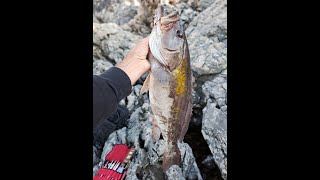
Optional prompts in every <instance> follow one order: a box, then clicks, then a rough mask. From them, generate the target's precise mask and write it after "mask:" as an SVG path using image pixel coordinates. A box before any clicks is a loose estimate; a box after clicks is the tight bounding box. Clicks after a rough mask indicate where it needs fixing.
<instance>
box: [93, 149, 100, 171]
mask: <svg viewBox="0 0 320 180" xmlns="http://www.w3.org/2000/svg"><path fill="white" fill-rule="evenodd" d="M97 154H98V152H97V148H96V147H95V146H93V166H95V165H96V164H98V163H99V157H98V155H97Z"/></svg>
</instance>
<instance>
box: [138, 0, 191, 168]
mask: <svg viewBox="0 0 320 180" xmlns="http://www.w3.org/2000/svg"><path fill="white" fill-rule="evenodd" d="M180 14H181V13H180V11H178V10H177V9H175V8H174V7H172V6H170V5H164V4H159V5H158V7H157V9H156V11H155V16H154V22H153V29H152V32H151V34H150V38H149V47H150V52H149V54H148V59H149V61H150V64H151V69H150V73H149V75H148V76H147V78H146V80H145V81H144V84H143V86H142V88H141V91H140V94H143V93H145V92H149V99H150V106H151V110H152V117H151V121H152V139H153V141H154V142H156V141H157V140H159V138H160V137H161V135H162V137H163V140H164V142H165V150H164V155H163V161H162V169H163V172H166V171H167V170H168V169H169V168H170V167H171V166H172V165H178V166H180V167H181V154H180V150H179V148H178V141H179V142H182V141H183V139H184V136H185V134H186V132H187V130H188V126H189V122H190V119H191V114H192V95H191V93H192V84H191V83H192V81H191V78H192V75H191V68H190V55H189V49H188V43H187V39H186V36H185V33H184V29H183V26H182V21H181V20H180Z"/></svg>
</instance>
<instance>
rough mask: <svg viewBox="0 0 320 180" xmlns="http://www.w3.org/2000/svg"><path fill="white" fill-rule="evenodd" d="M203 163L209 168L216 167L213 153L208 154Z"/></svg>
mask: <svg viewBox="0 0 320 180" xmlns="http://www.w3.org/2000/svg"><path fill="white" fill-rule="evenodd" d="M201 163H202V164H203V165H204V166H205V167H206V168H208V169H214V167H215V164H214V158H213V155H212V154H210V155H209V156H207V157H206V158H205V159H204V160H203V161H202V162H201Z"/></svg>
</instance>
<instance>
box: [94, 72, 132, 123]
mask: <svg viewBox="0 0 320 180" xmlns="http://www.w3.org/2000/svg"><path fill="white" fill-rule="evenodd" d="M131 89H132V86H131V81H130V79H129V77H128V75H127V74H126V73H125V72H124V71H122V70H121V69H119V68H117V67H111V68H110V69H108V70H107V71H105V72H104V73H102V74H100V75H94V76H93V128H95V127H96V125H97V124H98V122H99V121H100V120H102V119H104V118H106V117H108V116H110V115H111V114H112V113H113V112H114V111H115V110H116V108H117V106H118V104H119V102H120V101H121V100H122V99H123V98H125V97H126V96H128V95H129V94H130V93H131Z"/></svg>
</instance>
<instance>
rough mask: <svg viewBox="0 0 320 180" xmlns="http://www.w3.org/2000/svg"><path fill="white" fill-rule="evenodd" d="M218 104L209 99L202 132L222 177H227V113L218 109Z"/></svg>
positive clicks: (204, 113)
mask: <svg viewBox="0 0 320 180" xmlns="http://www.w3.org/2000/svg"><path fill="white" fill-rule="evenodd" d="M216 105H217V104H216V102H212V100H211V99H208V102H207V106H206V107H205V108H204V109H203V119H202V129H201V133H202V135H203V137H204V139H205V140H206V141H207V143H208V145H209V149H210V151H211V153H212V155H213V158H214V160H215V163H216V164H217V166H218V167H219V169H220V171H221V175H222V177H223V178H224V179H227V115H226V114H225V113H224V112H222V111H221V110H220V109H217V108H216Z"/></svg>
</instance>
